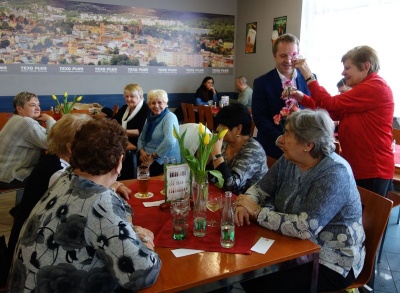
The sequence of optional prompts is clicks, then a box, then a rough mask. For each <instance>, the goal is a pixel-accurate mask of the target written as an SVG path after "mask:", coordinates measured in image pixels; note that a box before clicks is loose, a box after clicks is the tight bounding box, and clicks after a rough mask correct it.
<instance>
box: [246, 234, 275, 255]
mask: <svg viewBox="0 0 400 293" xmlns="http://www.w3.org/2000/svg"><path fill="white" fill-rule="evenodd" d="M274 241H275V240H272V239H267V238H264V237H260V239H258V241H257V243H256V244H254V246H253V247H252V248H251V250H252V251H255V252H258V253H261V254H265V253H266V252H267V251H268V249H269V248H270V247H271V245H272V243H274Z"/></svg>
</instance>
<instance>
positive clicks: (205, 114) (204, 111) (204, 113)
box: [197, 105, 214, 131]
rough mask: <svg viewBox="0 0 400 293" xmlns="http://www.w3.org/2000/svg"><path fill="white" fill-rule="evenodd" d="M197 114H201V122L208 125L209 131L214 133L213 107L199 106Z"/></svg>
mask: <svg viewBox="0 0 400 293" xmlns="http://www.w3.org/2000/svg"><path fill="white" fill-rule="evenodd" d="M197 112H198V113H199V122H201V123H203V124H204V125H207V128H208V129H210V130H211V131H214V115H213V112H212V109H211V107H209V106H202V105H198V106H197Z"/></svg>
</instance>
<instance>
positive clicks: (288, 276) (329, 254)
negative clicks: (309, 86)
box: [235, 110, 365, 292]
mask: <svg viewBox="0 0 400 293" xmlns="http://www.w3.org/2000/svg"><path fill="white" fill-rule="evenodd" d="M333 130H334V123H333V121H332V119H330V118H329V115H328V113H327V112H326V111H325V110H317V111H313V110H300V111H297V112H293V113H292V114H290V115H289V116H288V118H287V121H286V125H285V133H284V134H283V135H282V137H281V138H280V140H281V143H282V150H283V156H282V157H281V158H280V159H278V161H277V162H276V163H275V164H274V165H273V166H272V167H271V169H270V170H269V171H268V172H267V174H266V175H265V176H264V177H263V178H262V179H261V180H260V181H259V182H258V183H257V184H256V185H253V186H251V187H250V188H249V189H248V190H247V191H246V193H245V195H240V196H239V197H238V199H237V200H236V210H235V217H236V224H237V225H238V226H243V225H244V224H249V223H250V221H249V220H250V219H253V220H255V221H256V222H257V223H258V224H260V225H261V226H263V227H265V228H267V229H270V230H274V231H277V232H279V233H282V234H284V235H288V236H292V237H297V238H300V239H309V240H311V241H313V242H315V243H317V244H318V245H320V246H321V253H320V259H319V272H318V288H317V289H318V292H331V291H339V290H342V289H345V288H346V287H347V286H348V285H350V284H351V283H352V282H353V281H354V280H355V278H356V277H357V276H358V275H359V274H360V272H361V269H362V267H363V265H364V258H365V246H364V244H363V243H364V240H365V234H364V229H363V227H362V222H361V221H362V220H361V219H362V218H361V216H362V215H361V213H362V209H361V201H360V195H359V193H358V190H357V186H356V183H355V180H354V176H353V173H352V171H351V168H350V165H349V164H348V163H347V162H346V161H345V160H344V159H343V158H342V157H341V156H339V155H337V154H336V153H335V152H334V148H335V147H334V142H333ZM308 273H309V271H308V268H307V267H305V268H301V267H300V268H299V269H294V270H289V271H285V272H283V274H281V273H275V274H272V275H270V276H268V277H265V278H260V279H256V280H255V281H249V282H245V283H243V287H244V289H245V290H246V291H249V292H253V291H251V290H252V288H254V286H256V287H255V288H257V286H260V283H264V284H268V289H269V290H271V292H305V291H306V290H307V287H308V286H309V284H307V280H308V278H307V277H306V276H307V274H308ZM258 288H260V287H258Z"/></svg>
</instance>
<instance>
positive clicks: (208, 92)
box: [195, 76, 219, 106]
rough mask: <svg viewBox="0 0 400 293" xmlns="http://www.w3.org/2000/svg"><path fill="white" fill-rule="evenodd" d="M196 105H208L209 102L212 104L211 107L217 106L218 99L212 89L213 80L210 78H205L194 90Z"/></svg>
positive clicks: (213, 88)
mask: <svg viewBox="0 0 400 293" xmlns="http://www.w3.org/2000/svg"><path fill="white" fill-rule="evenodd" d="M195 98H196V105H206V106H207V105H209V101H211V102H212V104H213V105H215V104H216V105H217V106H218V102H219V98H218V93H217V90H216V89H215V87H214V79H213V78H212V77H211V76H206V77H205V78H204V79H203V81H202V82H201V85H200V86H199V88H198V89H197V90H196V94H195Z"/></svg>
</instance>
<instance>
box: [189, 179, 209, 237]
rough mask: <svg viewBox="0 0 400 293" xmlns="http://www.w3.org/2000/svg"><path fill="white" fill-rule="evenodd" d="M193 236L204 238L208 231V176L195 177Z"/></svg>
mask: <svg viewBox="0 0 400 293" xmlns="http://www.w3.org/2000/svg"><path fill="white" fill-rule="evenodd" d="M192 196H193V203H194V207H193V218H194V219H193V234H194V236H196V237H204V236H205V235H206V229H207V199H208V180H207V175H204V176H193V180H192Z"/></svg>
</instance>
